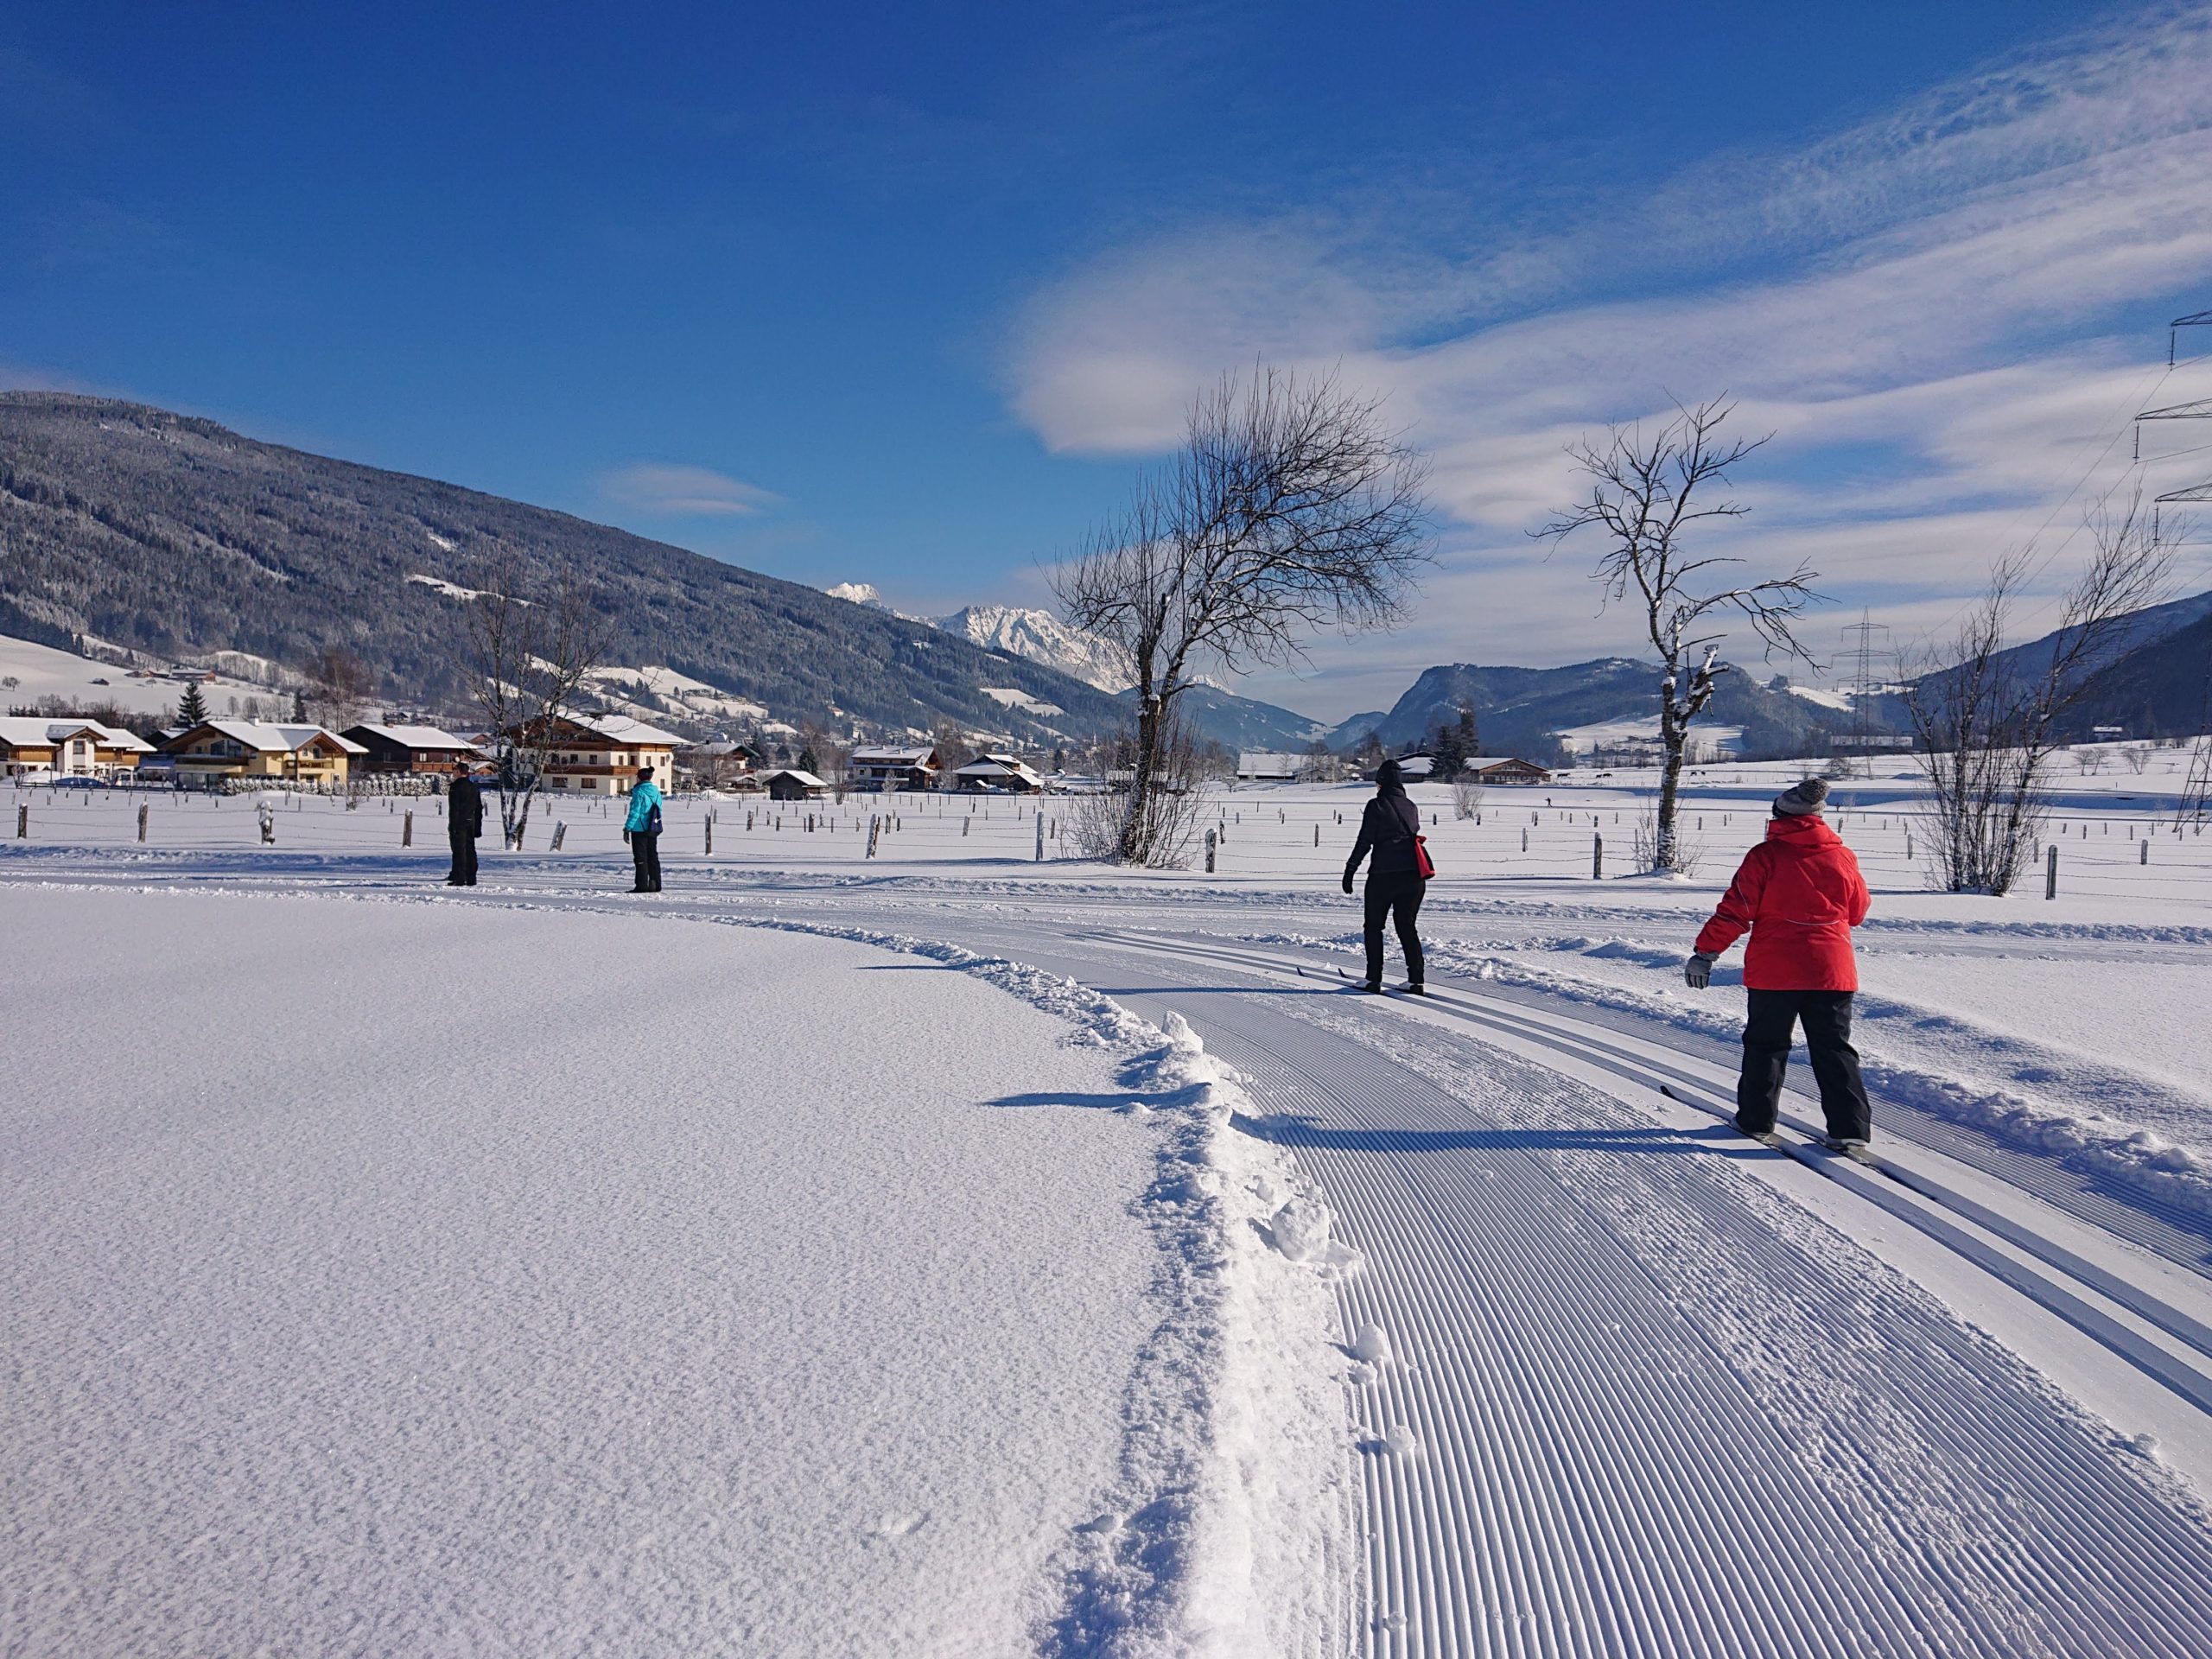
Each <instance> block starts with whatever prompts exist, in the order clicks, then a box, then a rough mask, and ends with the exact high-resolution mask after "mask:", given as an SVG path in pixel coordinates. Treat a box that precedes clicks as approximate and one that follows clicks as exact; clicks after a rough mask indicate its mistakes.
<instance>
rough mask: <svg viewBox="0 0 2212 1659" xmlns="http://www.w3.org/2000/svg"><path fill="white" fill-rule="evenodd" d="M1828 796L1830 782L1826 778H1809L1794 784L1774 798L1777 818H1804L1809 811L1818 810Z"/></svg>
mask: <svg viewBox="0 0 2212 1659" xmlns="http://www.w3.org/2000/svg"><path fill="white" fill-rule="evenodd" d="M1827 798H1828V783H1827V779H1825V778H1808V779H1805V781H1804V782H1802V783H1801V784H1792V785H1790V786H1789V788H1787V789H1785V790H1783V791H1782V793H1781V794H1779V795H1777V796H1776V797H1775V798H1774V816H1775V817H1777V818H1802V817H1804V816H1805V815H1806V814H1807V813H1808V812H1817V811H1819V810H1821V807H1822V806H1823V805H1824V804H1826V803H1827Z"/></svg>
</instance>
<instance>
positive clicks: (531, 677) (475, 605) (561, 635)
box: [461, 546, 613, 848]
mask: <svg viewBox="0 0 2212 1659" xmlns="http://www.w3.org/2000/svg"><path fill="white" fill-rule="evenodd" d="M470 585H471V586H472V587H473V588H474V589H475V592H474V594H472V595H471V597H470V598H469V599H468V601H467V611H466V618H465V620H466V623H467V626H466V628H465V630H464V633H463V642H464V643H463V652H464V659H463V662H462V665H461V666H462V671H463V673H464V676H465V677H466V678H467V682H468V684H469V686H470V688H471V690H473V691H474V695H475V698H476V704H477V707H478V709H479V710H480V712H481V713H482V715H483V716H484V723H485V727H486V730H487V731H488V732H489V733H490V734H491V741H492V743H493V747H494V748H495V750H496V751H497V753H498V754H499V777H498V780H497V781H498V787H499V823H500V829H501V832H502V835H503V837H504V844H505V845H506V846H508V847H511V848H512V847H518V846H520V845H521V844H522V838H523V836H524V832H525V831H526V830H527V829H529V827H530V808H531V802H532V801H533V800H534V799H535V798H536V796H537V790H538V787H539V785H540V783H541V781H542V780H543V777H544V773H545V768H546V764H547V760H548V758H549V756H550V753H551V751H552V750H553V748H554V747H556V745H557V743H558V741H559V728H560V724H561V722H562V721H563V720H566V719H569V718H572V717H573V716H574V715H576V714H578V713H579V712H581V711H582V707H583V702H584V696H583V688H584V685H585V683H586V681H587V680H588V678H589V677H590V676H591V674H592V673H593V671H594V670H596V669H597V668H598V667H599V666H600V664H601V663H602V662H603V661H604V660H605V658H606V652H607V639H608V637H609V635H610V633H611V632H612V628H613V620H612V617H611V616H610V614H609V613H608V612H607V610H606V608H605V607H602V606H601V604H600V603H599V602H598V600H597V598H596V597H595V596H594V594H592V592H591V591H590V590H589V588H587V587H586V586H585V584H584V583H583V582H582V579H581V578H580V577H579V576H578V575H577V574H576V573H575V570H574V569H571V568H570V567H569V566H568V565H567V564H565V563H563V564H557V565H555V566H553V567H552V568H551V569H550V570H549V571H547V572H546V573H545V574H544V575H543V576H535V575H533V573H532V572H531V569H529V567H528V564H527V563H526V562H525V560H524V556H523V555H522V553H521V552H520V551H519V550H517V549H515V548H512V547H507V546H501V547H499V548H498V549H497V550H494V551H493V552H492V553H489V554H487V555H486V556H485V557H484V558H482V559H481V560H480V561H479V562H478V563H477V565H476V568H475V571H474V575H472V576H471V578H470ZM526 594H534V596H526Z"/></svg>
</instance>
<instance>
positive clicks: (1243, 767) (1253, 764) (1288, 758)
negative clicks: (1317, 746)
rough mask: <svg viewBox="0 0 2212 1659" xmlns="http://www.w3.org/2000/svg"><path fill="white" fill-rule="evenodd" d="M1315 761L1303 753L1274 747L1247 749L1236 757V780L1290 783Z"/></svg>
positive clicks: (1242, 781) (1258, 782)
mask: <svg viewBox="0 0 2212 1659" xmlns="http://www.w3.org/2000/svg"><path fill="white" fill-rule="evenodd" d="M1312 764H1313V763H1312V762H1311V761H1310V760H1308V759H1307V758H1306V756H1305V755H1302V754H1287V753H1283V752H1281V751H1280V750H1274V749H1247V750H1245V751H1244V752H1243V753H1241V754H1239V755H1238V756H1237V757H1236V780H1237V782H1239V783H1252V784H1288V783H1294V782H1296V781H1297V779H1298V775H1299V773H1300V772H1303V771H1304V770H1305V769H1306V767H1307V766H1310V765H1312Z"/></svg>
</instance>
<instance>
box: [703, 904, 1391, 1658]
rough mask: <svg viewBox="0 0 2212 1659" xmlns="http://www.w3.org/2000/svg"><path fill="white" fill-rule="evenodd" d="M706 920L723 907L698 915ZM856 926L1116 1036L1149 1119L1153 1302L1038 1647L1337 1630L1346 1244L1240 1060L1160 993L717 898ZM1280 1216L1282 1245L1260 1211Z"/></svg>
mask: <svg viewBox="0 0 2212 1659" xmlns="http://www.w3.org/2000/svg"><path fill="white" fill-rule="evenodd" d="M717 919H723V920H728V919H734V918H717ZM736 925H741V926H747V927H768V928H772V929H782V930H789V931H799V932H805V933H817V934H825V935H828V936H829V937H833V938H858V939H861V940H864V941H866V942H868V943H870V944H879V945H881V946H883V947H885V948H887V949H892V950H902V951H906V952H910V953H912V954H914V955H918V956H922V957H929V958H931V959H933V960H935V961H938V962H942V963H945V964H946V965H947V966H950V967H955V968H957V969H960V970H962V971H963V972H965V973H969V974H971V975H974V976H976V977H978V978H980V979H982V980H984V981H987V982H989V983H991V984H993V985H995V986H997V987H998V988H1001V990H1004V991H1007V992H1008V993H1010V994H1012V995H1015V996H1018V997H1020V998H1021V999H1022V1000H1024V1001H1027V1002H1029V1003H1031V1004H1033V1006H1035V1007H1039V1008H1043V1009H1046V1010H1047V1011H1049V1012H1051V1013H1052V1014H1056V1015H1058V1017H1060V1018H1061V1019H1063V1020H1067V1021H1069V1022H1070V1023H1071V1025H1073V1026H1074V1027H1075V1028H1076V1030H1077V1033H1078V1035H1079V1037H1080V1038H1081V1039H1083V1040H1086V1041H1089V1042H1091V1043H1094V1044H1096V1045H1097V1046H1101V1047H1104V1048H1108V1049H1110V1050H1113V1051H1115V1052H1117V1053H1119V1054H1120V1055H1122V1057H1123V1064H1122V1070H1121V1071H1120V1072H1119V1074H1118V1076H1117V1079H1116V1081H1117V1083H1118V1084H1119V1085H1120V1088H1121V1089H1122V1090H1123V1091H1125V1094H1127V1095H1136V1096H1141V1098H1139V1099H1136V1100H1135V1101H1131V1100H1128V1099H1127V1098H1124V1099H1122V1101H1121V1103H1120V1109H1121V1110H1122V1112H1124V1113H1126V1112H1127V1110H1128V1107H1129V1106H1130V1105H1133V1104H1134V1105H1136V1106H1140V1107H1142V1108H1145V1109H1146V1110H1145V1111H1143V1112H1141V1113H1138V1114H1135V1116H1139V1117H1140V1118H1141V1119H1145V1120H1148V1121H1149V1122H1153V1123H1154V1124H1158V1125H1160V1131H1159V1133H1160V1139H1159V1141H1158V1142H1157V1154H1156V1158H1157V1161H1156V1164H1155V1167H1154V1175H1153V1179H1152V1180H1151V1182H1150V1183H1149V1185H1147V1187H1146V1188H1145V1190H1144V1192H1143V1194H1142V1196H1141V1198H1139V1199H1138V1200H1137V1202H1136V1204H1135V1206H1134V1210H1135V1213H1136V1214H1137V1215H1138V1216H1139V1217H1141V1219H1142V1220H1143V1222H1144V1224H1146V1226H1147V1228H1148V1229H1149V1230H1151V1232H1152V1234H1153V1236H1154V1240H1155V1242H1156V1243H1157V1245H1158V1254H1157V1258H1156V1262H1157V1265H1156V1267H1155V1270H1154V1278H1153V1282H1152V1285H1151V1287H1150V1292H1149V1300H1150V1302H1151V1305H1152V1306H1153V1307H1154V1310H1155V1311H1156V1313H1157V1314H1158V1317H1159V1323H1158V1324H1157V1325H1155V1326H1154V1329H1153V1332H1152V1336H1151V1338H1150V1339H1149V1340H1148V1341H1147V1344H1146V1345H1145V1347H1144V1350H1143V1351H1142V1353H1141V1356H1140V1358H1139V1361H1138V1363H1137V1366H1136V1369H1135V1375H1134V1376H1133V1378H1132V1380H1131V1383H1130V1387H1129V1390H1128V1395H1126V1397H1125V1398H1124V1400H1123V1402H1122V1431H1123V1432H1122V1458H1121V1464H1120V1467H1119V1470H1118V1471H1117V1474H1116V1479H1115V1481H1114V1482H1113V1484H1112V1485H1111V1487H1110V1489H1109V1491H1107V1492H1106V1494H1105V1495H1104V1498H1103V1503H1102V1504H1101V1507H1100V1509H1099V1510H1098V1512H1097V1513H1096V1515H1095V1516H1091V1517H1090V1519H1089V1520H1088V1521H1086V1522H1084V1524H1082V1525H1080V1526H1078V1527H1077V1528H1076V1529H1074V1530H1073V1532H1072V1534H1071V1536H1070V1538H1069V1540H1068V1542H1067V1545H1066V1547H1065V1549H1064V1550H1063V1552H1062V1557H1061V1562H1060V1567H1059V1572H1060V1573H1061V1576H1062V1579H1063V1586H1064V1587H1063V1590H1062V1592H1061V1595H1060V1599H1059V1605H1058V1611H1057V1612H1056V1613H1055V1614H1054V1616H1053V1617H1052V1618H1051V1619H1050V1620H1049V1621H1048V1622H1047V1624H1046V1625H1045V1626H1044V1627H1043V1628H1041V1629H1040V1630H1039V1632H1038V1637H1039V1648H1040V1649H1041V1650H1042V1651H1044V1652H1046V1653H1051V1654H1056V1655H1065V1656H1070V1659H1072V1656H1076V1655H1086V1656H1090V1655H1097V1656H1116V1659H1152V1656H1160V1659H1166V1656H1171V1655H1192V1654H1196V1655H1205V1656H1219V1659H1248V1656H1249V1659H1274V1656H1287V1655H1292V1654H1296V1653H1301V1652H1312V1653H1315V1654H1322V1653H1333V1652H1337V1651H1339V1650H1340V1649H1341V1647H1342V1645H1343V1643H1344V1641H1346V1640H1348V1639H1349V1635H1348V1633H1347V1632H1344V1631H1342V1630H1338V1629H1336V1628H1335V1624H1334V1620H1335V1619H1336V1617H1337V1608H1338V1604H1339V1602H1340V1599H1341V1598H1340V1596H1339V1594H1338V1590H1339V1588H1340V1586H1342V1585H1343V1584H1344V1582H1346V1581H1348V1580H1349V1578H1350V1576H1351V1573H1352V1571H1353V1568H1352V1565H1351V1562H1352V1551H1353V1545H1352V1541H1351V1526H1350V1516H1349V1510H1348V1507H1347V1506H1348V1503H1349V1498H1348V1496H1347V1494H1348V1491H1349V1481H1350V1478H1351V1471H1350V1470H1349V1469H1348V1468H1347V1466H1346V1465H1345V1463H1344V1458H1343V1444H1344V1423H1345V1408H1344V1400H1343V1397H1342V1395H1341V1393H1340V1390H1339V1387H1338V1380H1337V1376H1336V1375H1335V1374H1334V1372H1333V1371H1332V1368H1331V1367H1330V1365H1329V1363H1328V1356H1329V1355H1330V1354H1331V1352H1332V1344H1331V1338H1330V1332H1331V1331H1332V1321H1333V1319H1334V1307H1333V1302H1332V1296H1331V1294H1330V1290H1329V1285H1330V1281H1331V1278H1332V1275H1334V1274H1341V1273H1344V1272H1350V1271H1355V1270H1356V1269H1357V1265H1358V1260H1357V1253H1356V1252H1354V1251H1351V1250H1349V1249H1346V1248H1345V1247H1344V1246H1343V1245H1341V1244H1336V1243H1331V1242H1330V1240H1329V1238H1328V1219H1327V1217H1328V1211H1327V1207H1326V1206H1325V1205H1324V1204H1322V1202H1321V1201H1320V1198H1319V1194H1318V1192H1315V1191H1314V1190H1313V1187H1312V1185H1311V1184H1310V1183H1307V1182H1305V1181H1304V1180H1303V1179H1301V1178H1300V1175H1299V1174H1298V1172H1297V1170H1296V1166H1295V1163H1294V1160H1293V1159H1292V1158H1291V1156H1290V1155H1289V1154H1288V1153H1287V1152H1286V1151H1284V1150H1283V1149H1281V1148H1279V1147H1273V1146H1271V1145H1269V1144H1268V1143H1267V1142H1264V1141H1258V1140H1255V1139H1254V1138H1253V1137H1251V1136H1249V1135H1241V1134H1237V1133H1236V1132H1235V1130H1234V1124H1235V1122H1236V1120H1237V1119H1238V1118H1239V1117H1240V1116H1243V1117H1249V1116H1253V1115H1254V1114H1253V1109H1252V1103H1251V1100H1250V1097H1249V1095H1248V1094H1247V1093H1246V1090H1245V1085H1244V1082H1243V1078H1242V1077H1240V1076H1239V1075H1238V1074H1237V1073H1236V1071H1235V1070H1234V1069H1233V1068H1232V1067H1230V1066H1229V1065H1225V1064H1224V1063H1223V1062H1222V1061H1221V1060H1219V1059H1218V1058H1216V1057H1215V1056H1213V1055H1211V1054H1209V1053H1207V1052H1206V1051H1205V1045H1204V1043H1203V1042H1202V1041H1201V1040H1200V1039H1199V1038H1198V1034H1197V1033H1196V1032H1194V1031H1193V1030H1192V1028H1191V1027H1190V1025H1189V1023H1188V1022H1187V1021H1186V1020H1184V1019H1183V1018H1182V1017H1181V1016H1180V1015H1179V1014H1170V1015H1169V1016H1168V1017H1167V1020H1166V1026H1165V1028H1164V1029H1162V1028H1160V1027H1154V1026H1151V1025H1149V1024H1148V1023H1147V1022H1146V1021H1144V1020H1139V1019H1138V1018H1136V1016H1135V1015H1134V1014H1130V1013H1128V1011H1127V1010H1126V1009H1124V1008H1122V1007H1121V1006H1120V1005H1119V1004H1118V1003H1116V1002H1115V1001H1112V1000H1111V999H1110V998H1109V997H1106V996H1103V995H1100V994H1099V993H1098V992H1096V991H1094V990H1091V989H1090V988H1088V987H1086V986H1084V985H1082V984H1080V983H1078V982H1076V981H1074V980H1071V979H1067V978H1065V977H1063V976H1059V975H1056V974H1049V973H1046V972H1044V971H1042V970H1040V969H1035V968H1032V967H1029V966H1027V964H1024V963H1018V962H1014V961H1010V960H1007V959H1006V958H1003V957H988V956H983V955H980V954H978V953H976V952H974V951H970V950H965V949H963V948H962V947H960V946H958V945H953V944H944V943H941V942H938V941H935V940H927V939H919V938H912V937H911V936H908V935H903V934H894V933H882V932H874V931H868V930H864V929H848V928H838V927H835V926H830V925H819V924H813V923H803V922H791V921H783V920H768V921H762V920H760V919H759V918H748V919H736ZM1285 1211H1293V1212H1294V1213H1296V1214H1297V1215H1298V1216H1299V1217H1300V1227H1301V1228H1302V1229H1303V1230H1302V1231H1301V1232H1300V1234H1299V1244H1300V1248H1299V1249H1295V1250H1294V1249H1283V1248H1282V1239H1281V1235H1280V1233H1279V1232H1276V1231H1274V1230H1271V1229H1270V1224H1271V1223H1273V1222H1275V1221H1278V1220H1280V1219H1281V1217H1282V1216H1283V1215H1284V1213H1285Z"/></svg>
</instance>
